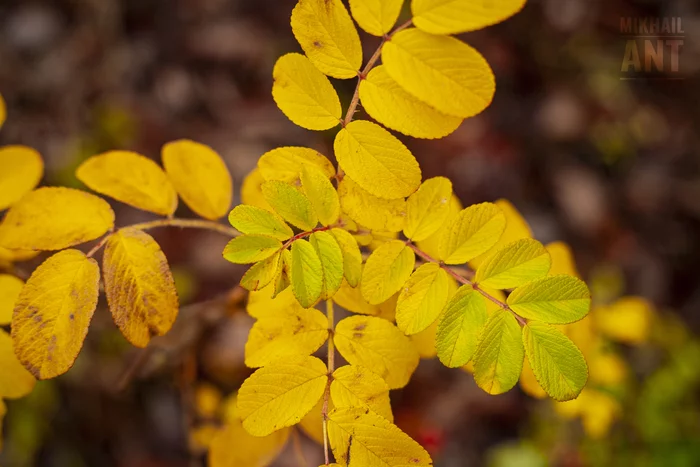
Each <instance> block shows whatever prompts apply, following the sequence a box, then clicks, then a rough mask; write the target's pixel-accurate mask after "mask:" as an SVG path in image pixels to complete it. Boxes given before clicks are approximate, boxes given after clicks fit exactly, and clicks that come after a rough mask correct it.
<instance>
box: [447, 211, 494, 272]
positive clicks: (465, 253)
mask: <svg viewBox="0 0 700 467" xmlns="http://www.w3.org/2000/svg"><path fill="white" fill-rule="evenodd" d="M505 226H506V218H505V215H504V214H503V211H501V209H500V208H499V207H498V206H496V205H495V204H493V203H481V204H475V205H473V206H469V207H468V208H466V209H464V210H462V211H460V213H459V214H457V215H456V216H454V217H453V218H451V219H450V220H448V223H447V226H446V228H445V229H444V233H443V234H442V239H441V240H440V258H441V259H443V260H444V261H445V263H446V264H463V263H466V262H467V261H469V260H470V259H472V258H474V257H476V256H478V255H480V254H482V253H483V252H485V251H487V250H488V249H489V248H491V247H492V246H493V245H494V244H495V243H496V242H497V241H498V239H499V238H500V237H501V234H502V233H503V229H505Z"/></svg>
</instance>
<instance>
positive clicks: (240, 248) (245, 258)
mask: <svg viewBox="0 0 700 467" xmlns="http://www.w3.org/2000/svg"><path fill="white" fill-rule="evenodd" d="M281 248H282V242H280V241H279V240H277V239H274V238H272V237H267V236H265V235H241V236H240V237H236V238H234V239H233V240H231V241H230V242H228V244H227V245H226V248H225V249H224V258H226V259H227V260H229V261H231V262H232V263H235V264H251V263H257V262H258V261H262V260H264V259H267V258H269V257H270V256H272V255H274V254H275V253H277V252H278V251H279V250H280V249H281Z"/></svg>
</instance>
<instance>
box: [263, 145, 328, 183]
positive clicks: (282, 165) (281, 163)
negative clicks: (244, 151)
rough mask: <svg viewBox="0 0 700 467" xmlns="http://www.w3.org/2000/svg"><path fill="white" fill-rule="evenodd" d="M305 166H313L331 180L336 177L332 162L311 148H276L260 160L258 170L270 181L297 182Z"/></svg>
mask: <svg viewBox="0 0 700 467" xmlns="http://www.w3.org/2000/svg"><path fill="white" fill-rule="evenodd" d="M304 165H313V166H315V167H317V168H319V169H321V171H322V172H323V173H324V174H326V176H328V177H329V178H330V177H332V176H333V175H335V168H334V167H333V164H332V163H331V161H329V160H328V158H327V157H326V156H324V155H323V154H321V153H320V152H318V151H314V150H313V149H310V148H303V147H296V146H291V147H282V148H276V149H273V150H272V151H268V152H266V153H265V154H263V155H262V156H260V159H258V169H259V170H260V173H261V174H262V176H263V177H264V178H265V180H268V181H270V180H279V181H282V182H288V183H293V182H296V181H297V180H299V174H300V173H301V168H302V167H303V166H304Z"/></svg>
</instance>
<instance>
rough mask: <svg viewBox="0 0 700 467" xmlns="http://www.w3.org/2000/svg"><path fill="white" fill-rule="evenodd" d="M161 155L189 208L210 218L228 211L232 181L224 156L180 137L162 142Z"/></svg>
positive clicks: (213, 218) (214, 218) (169, 174)
mask: <svg viewBox="0 0 700 467" xmlns="http://www.w3.org/2000/svg"><path fill="white" fill-rule="evenodd" d="M161 155H162V158H163V166H164V167H165V171H166V172H167V174H168V177H170V180H171V181H172V183H173V185H174V186H175V190H177V192H178V193H179V194H180V196H181V197H182V200H183V201H184V202H185V203H186V204H187V206H189V207H190V209H192V210H193V211H194V212H195V213H197V214H199V215H200V216H202V217H204V218H205V219H209V220H216V219H219V218H221V217H224V216H225V215H226V214H227V213H228V212H229V209H230V207H231V199H232V198H233V181H232V180H231V174H230V173H229V171H228V168H227V167H226V164H225V163H224V161H223V159H222V158H221V156H219V155H218V154H217V153H216V152H215V151H214V150H213V149H212V148H210V147H209V146H205V145H204V144H201V143H197V142H194V141H190V140H186V139H181V140H177V141H172V142H170V143H167V144H166V145H165V146H163V150H162V153H161Z"/></svg>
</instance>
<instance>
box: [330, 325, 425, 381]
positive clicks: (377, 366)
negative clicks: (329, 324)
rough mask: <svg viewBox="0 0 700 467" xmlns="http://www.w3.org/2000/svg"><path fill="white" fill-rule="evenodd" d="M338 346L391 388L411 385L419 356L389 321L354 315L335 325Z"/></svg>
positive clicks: (341, 351)
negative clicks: (409, 383) (410, 381)
mask: <svg viewBox="0 0 700 467" xmlns="http://www.w3.org/2000/svg"><path fill="white" fill-rule="evenodd" d="M334 342H335V345H336V346H337V348H338V351H339V352H340V354H341V355H342V356H343V358H345V360H347V361H348V362H349V363H350V364H352V365H363V366H365V367H367V368H369V369H370V370H372V371H373V372H374V373H376V374H378V375H379V376H381V377H382V378H384V381H386V383H387V384H388V385H389V387H390V388H391V389H398V388H402V387H404V386H405V385H406V384H408V381H409V380H410V379H411V375H412V374H413V372H414V371H415V369H416V367H417V366H418V361H419V359H420V357H419V356H418V352H417V351H416V350H415V348H414V347H413V345H412V344H411V341H410V340H409V338H408V337H406V336H405V335H404V334H403V333H402V332H401V331H399V330H398V328H397V327H396V326H394V325H393V324H392V323H390V322H389V321H387V320H385V319H382V318H376V317H373V316H362V315H353V316H350V317H348V318H345V319H344V320H342V321H340V322H339V323H338V324H337V326H336V328H335V336H334Z"/></svg>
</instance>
